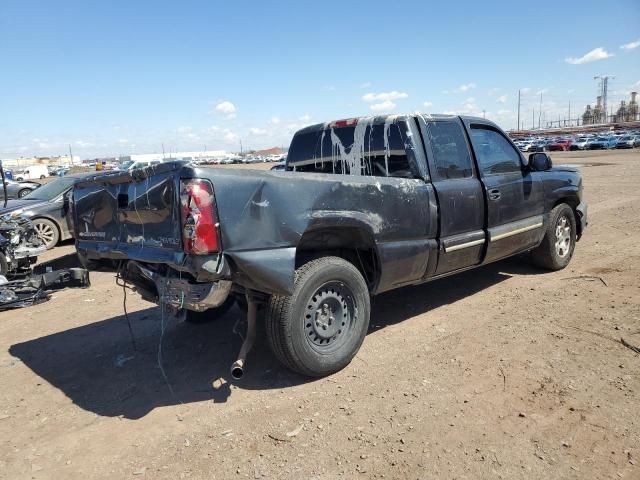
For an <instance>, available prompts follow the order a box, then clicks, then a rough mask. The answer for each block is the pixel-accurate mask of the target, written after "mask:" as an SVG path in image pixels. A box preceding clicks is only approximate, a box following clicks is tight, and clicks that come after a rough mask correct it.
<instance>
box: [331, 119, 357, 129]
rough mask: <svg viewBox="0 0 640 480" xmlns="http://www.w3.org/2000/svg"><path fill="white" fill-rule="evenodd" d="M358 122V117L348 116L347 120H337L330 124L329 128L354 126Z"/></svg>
mask: <svg viewBox="0 0 640 480" xmlns="http://www.w3.org/2000/svg"><path fill="white" fill-rule="evenodd" d="M357 123H358V119H357V118H347V119H345V120H336V121H335V122H331V123H330V124H329V128H342V127H352V126H354V125H356V124H357Z"/></svg>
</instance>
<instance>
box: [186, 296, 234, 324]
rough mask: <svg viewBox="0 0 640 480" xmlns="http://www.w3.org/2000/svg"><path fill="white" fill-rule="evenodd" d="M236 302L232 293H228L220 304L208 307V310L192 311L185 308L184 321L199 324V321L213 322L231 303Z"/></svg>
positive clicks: (226, 310) (224, 312) (228, 308)
mask: <svg viewBox="0 0 640 480" xmlns="http://www.w3.org/2000/svg"><path fill="white" fill-rule="evenodd" d="M235 303H236V299H235V297H234V296H233V295H229V296H228V297H227V299H226V300H225V301H224V302H222V305H220V306H219V307H216V308H210V309H209V310H205V311H204V312H194V311H192V310H187V316H186V317H185V319H184V320H185V322H189V323H195V324H201V323H209V322H215V321H216V320H218V319H220V318H221V317H222V316H223V315H224V314H226V313H227V312H228V311H229V310H231V308H232V307H233V305H234V304H235Z"/></svg>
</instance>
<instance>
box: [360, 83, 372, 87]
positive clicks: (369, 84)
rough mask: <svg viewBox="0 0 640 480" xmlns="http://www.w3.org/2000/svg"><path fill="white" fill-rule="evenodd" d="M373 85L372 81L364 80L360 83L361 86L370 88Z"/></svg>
mask: <svg viewBox="0 0 640 480" xmlns="http://www.w3.org/2000/svg"><path fill="white" fill-rule="evenodd" d="M370 86H371V82H364V83H361V84H360V88H369V87H370Z"/></svg>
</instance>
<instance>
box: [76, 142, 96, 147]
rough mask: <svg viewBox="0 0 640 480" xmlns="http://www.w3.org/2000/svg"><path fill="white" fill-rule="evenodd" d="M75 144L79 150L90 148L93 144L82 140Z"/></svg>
mask: <svg viewBox="0 0 640 480" xmlns="http://www.w3.org/2000/svg"><path fill="white" fill-rule="evenodd" d="M75 144H76V145H77V146H78V147H80V148H87V147H92V146H93V143H91V142H85V141H84V140H76V142H75Z"/></svg>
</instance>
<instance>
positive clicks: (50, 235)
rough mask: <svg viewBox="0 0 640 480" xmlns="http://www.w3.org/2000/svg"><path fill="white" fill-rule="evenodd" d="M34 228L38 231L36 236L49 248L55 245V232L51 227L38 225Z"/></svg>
mask: <svg viewBox="0 0 640 480" xmlns="http://www.w3.org/2000/svg"><path fill="white" fill-rule="evenodd" d="M33 227H34V228H35V230H36V235H38V237H39V238H40V240H42V242H43V243H44V244H45V246H46V247H47V248H49V247H50V246H52V245H53V240H54V239H55V232H54V231H53V228H51V226H50V225H47V224H46V223H36V224H35V225H34V226H33Z"/></svg>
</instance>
